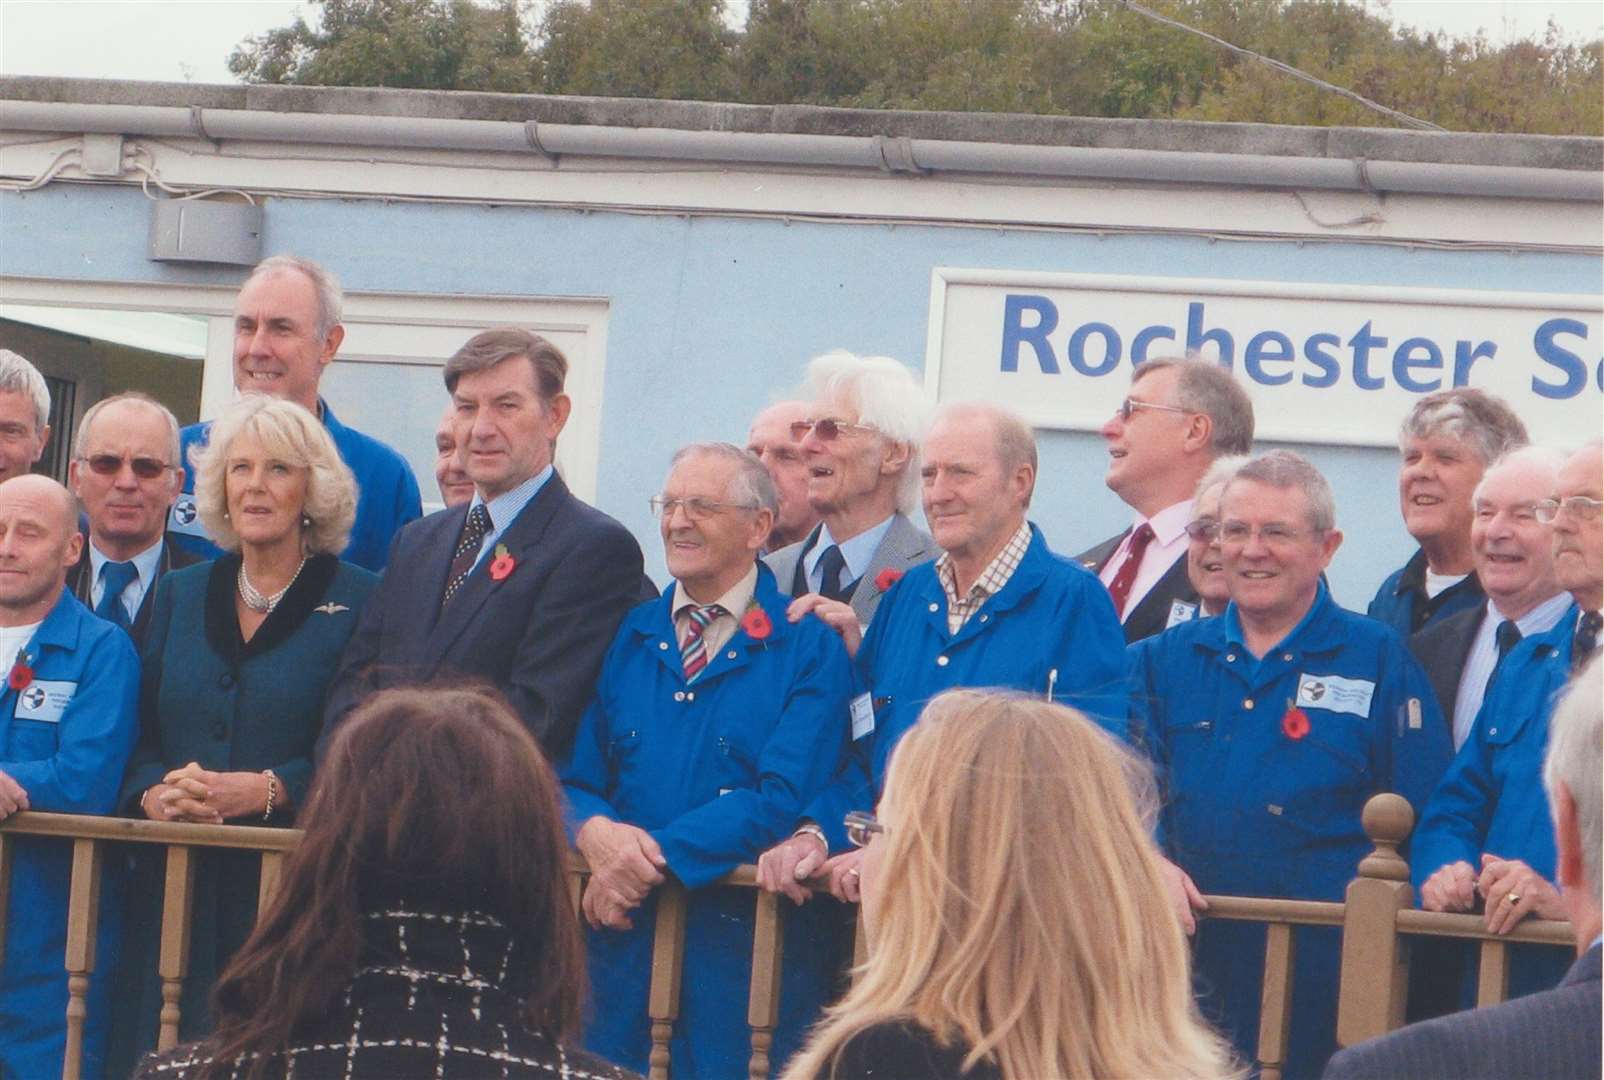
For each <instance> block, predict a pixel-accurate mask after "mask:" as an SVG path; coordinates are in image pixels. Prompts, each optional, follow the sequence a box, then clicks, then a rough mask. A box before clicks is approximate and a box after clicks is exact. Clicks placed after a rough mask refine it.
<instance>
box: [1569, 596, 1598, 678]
mask: <svg viewBox="0 0 1604 1080" xmlns="http://www.w3.org/2000/svg"><path fill="white" fill-rule="evenodd" d="M1600 626H1604V615H1600V614H1599V613H1598V612H1596V611H1584V612H1582V617H1581V618H1580V619H1578V620H1576V636H1575V637H1574V638H1572V639H1571V674H1572V675H1574V674H1576V673H1577V672H1578V671H1581V670H1582V668H1583V666H1584V665H1586V663H1587V662H1588V661H1589V660H1591V659H1592V658H1593V654H1594V653H1595V652H1597V651H1598V631H1599V628H1600Z"/></svg>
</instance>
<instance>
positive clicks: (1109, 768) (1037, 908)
mask: <svg viewBox="0 0 1604 1080" xmlns="http://www.w3.org/2000/svg"><path fill="white" fill-rule="evenodd" d="M1139 800H1140V801H1142V802H1145V803H1151V800H1152V780H1151V775H1150V774H1149V773H1148V771H1147V770H1146V767H1145V765H1143V764H1142V763H1141V762H1139V761H1138V759H1136V758H1135V757H1134V756H1132V755H1131V754H1130V753H1129V752H1127V751H1125V750H1124V749H1122V748H1121V747H1119V746H1118V745H1117V744H1116V743H1115V742H1114V741H1113V740H1112V739H1111V738H1110V737H1109V736H1107V735H1106V734H1104V733H1103V732H1102V731H1100V730H1098V728H1097V726H1096V725H1095V724H1093V723H1091V722H1089V721H1088V720H1086V718H1085V717H1083V716H1081V715H1080V714H1079V713H1077V712H1075V711H1074V710H1071V709H1067V708H1064V707H1062V706H1059V705H1053V704H1049V703H1047V702H1044V701H1041V700H1038V699H1034V698H1027V697H1023V696H1020V695H1015V694H1008V693H1001V692H976V691H969V690H955V691H949V692H948V693H945V694H942V695H940V696H939V697H937V698H935V699H934V700H933V701H931V702H930V704H929V705H928V706H927V707H926V708H925V711H924V714H923V715H922V716H921V717H920V720H919V723H918V724H917V725H916V726H915V727H914V728H913V729H912V730H910V731H909V732H908V734H907V735H905V736H904V737H903V739H902V741H901V742H900V743H899V744H898V745H897V748H896V751H895V752H894V753H893V755H892V758H891V764H890V767H889V770H888V772H887V774H886V787H885V794H884V796H883V797H882V799H881V801H880V808H879V812H880V817H879V820H878V821H876V820H875V819H874V818H871V817H868V816H867V815H852V816H851V818H850V819H849V824H848V829H849V832H850V833H851V834H852V836H853V840H854V842H855V843H857V842H862V843H863V844H864V846H865V848H866V850H865V852H864V859H863V862H862V864H861V873H862V895H863V915H864V919H865V929H866V931H867V933H868V938H869V959H868V961H867V963H866V964H865V965H864V967H863V968H862V969H861V971H860V978H859V979H858V982H857V984H856V985H855V986H853V988H852V989H851V991H849V992H848V994H847V995H846V997H845V998H844V999H843V1000H842V1001H841V1002H840V1003H839V1004H838V1005H836V1006H835V1007H833V1008H832V1009H831V1010H830V1011H829V1012H828V1014H827V1016H826V1019H825V1020H824V1021H823V1022H822V1023H821V1025H820V1027H819V1028H818V1029H817V1030H816V1031H815V1033H814V1036H813V1038H812V1040H811V1041H810V1043H809V1044H808V1046H807V1047H806V1048H805V1049H804V1050H803V1051H802V1052H801V1053H800V1054H798V1055H797V1057H796V1058H795V1059H794V1060H793V1061H792V1063H791V1065H790V1067H789V1068H788V1069H787V1070H786V1072H785V1080H825V1078H841V1080H848V1078H852V1077H892V1076H921V1077H960V1076H961V1077H966V1078H969V1080H991V1078H1002V1080H1044V1078H1048V1077H1077V1078H1078V1077H1087V1078H1093V1077H1109V1078H1120V1077H1166V1078H1208V1080H1216V1078H1223V1077H1237V1076H1240V1075H1241V1070H1240V1069H1239V1068H1238V1067H1237V1066H1236V1064H1235V1063H1234V1062H1233V1061H1232V1059H1231V1055H1230V1051H1229V1048H1228V1047H1227V1046H1226V1044H1225V1042H1224V1041H1223V1040H1222V1039H1220V1038H1219V1037H1218V1036H1216V1035H1215V1034H1214V1032H1212V1031H1211V1030H1210V1029H1209V1028H1208V1027H1206V1026H1205V1025H1204V1023H1203V1022H1202V1020H1201V1019H1200V1018H1199V1016H1198V1014H1197V1011H1196V1008H1195V1006H1194V1005H1193V1001H1192V991H1191V985H1190V977H1189V972H1188V960H1187V955H1188V954H1187V946H1186V938H1185V935H1184V932H1183V931H1182V929H1181V925H1180V923H1179V921H1178V920H1177V919H1176V918H1175V915H1174V913H1173V912H1172V911H1171V908H1170V904H1169V901H1168V899H1167V896H1168V894H1167V891H1166V889H1165V884H1164V879H1163V878H1162V877H1161V874H1160V869H1159V855H1158V852H1157V851H1156V850H1155V848H1154V846H1153V843H1152V840H1151V838H1150V835H1149V830H1148V827H1147V825H1146V824H1145V823H1144V820H1143V815H1142V814H1141V813H1139V812H1138V809H1137V807H1138V801H1139Z"/></svg>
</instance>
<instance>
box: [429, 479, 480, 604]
mask: <svg viewBox="0 0 1604 1080" xmlns="http://www.w3.org/2000/svg"><path fill="white" fill-rule="evenodd" d="M489 532H490V511H489V510H487V509H485V504H484V503H476V504H475V505H474V508H473V509H472V510H469V511H468V519H467V520H466V521H464V522H463V523H462V537H461V539H459V540H458V541H457V550H456V553H455V554H454V555H452V557H451V572H450V573H449V574H447V575H446V592H445V595H444V596H442V597H441V598H440V606H441V607H442V608H443V607H445V606H446V605H447V604H449V603H450V602H451V598H452V597H453V596H455V595H457V590H458V589H460V588H462V583H463V582H464V581H467V580H468V575H469V574H470V573H472V572H473V564H474V561H475V560H476V559H478V558H479V547H480V545H482V544H483V543H484V540H485V536H486V534H488V533H489Z"/></svg>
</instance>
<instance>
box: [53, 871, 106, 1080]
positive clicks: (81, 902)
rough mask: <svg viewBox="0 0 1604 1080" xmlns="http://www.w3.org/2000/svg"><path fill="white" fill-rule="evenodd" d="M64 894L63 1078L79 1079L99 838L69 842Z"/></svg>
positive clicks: (94, 921)
mask: <svg viewBox="0 0 1604 1080" xmlns="http://www.w3.org/2000/svg"><path fill="white" fill-rule="evenodd" d="M68 888H69V891H68V893H67V957H66V960H67V1052H66V1055H65V1056H64V1058H63V1059H62V1065H61V1076H62V1080H78V1077H79V1076H81V1075H82V1074H83V1067H84V1020H85V1019H86V1018H87V1017H88V1015H89V1005H88V1001H87V998H88V995H89V977H90V976H91V975H92V974H94V971H95V930H96V928H97V927H98V925H99V921H100V841H99V840H74V841H73V842H72V884H71V885H70V886H69V887H68Z"/></svg>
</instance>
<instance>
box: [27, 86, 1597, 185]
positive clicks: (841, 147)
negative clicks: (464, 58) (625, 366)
mask: <svg viewBox="0 0 1604 1080" xmlns="http://www.w3.org/2000/svg"><path fill="white" fill-rule="evenodd" d="M0 128H7V129H11V130H22V131H49V132H74V133H86V134H114V135H127V136H141V135H145V136H161V137H167V138H202V139H208V140H213V141H218V140H227V139H236V140H246V141H253V142H278V143H313V144H322V145H334V146H367V147H388V148H396V149H431V150H472V151H499V152H504V153H523V154H538V155H541V156H543V157H546V158H550V159H555V158H560V157H562V156H564V155H568V154H577V155H583V156H593V157H612V158H633V159H642V160H676V161H705V162H709V163H716V164H729V165H768V166H798V167H834V168H846V169H863V170H875V171H881V172H891V173H907V174H915V175H927V174H931V173H944V172H945V173H965V174H970V175H992V176H1035V177H1048V178H1055V179H1084V180H1103V181H1131V182H1146V183H1154V182H1157V183H1180V184H1218V185H1229V186H1233V187H1249V188H1291V189H1302V190H1324V191H1354V192H1368V193H1371V194H1383V193H1407V194H1417V195H1453V196H1460V197H1481V198H1512V199H1544V200H1557V201H1566V202H1592V203H1604V174H1600V173H1598V172H1594V171H1590V170H1562V169H1541V168H1530V167H1512V166H1495V165H1452V164H1434V163H1425V162H1410V161H1379V160H1369V161H1367V160H1364V159H1362V158H1355V159H1349V158H1325V157H1285V156H1277V155H1266V154H1222V153H1205V152H1198V151H1168V150H1130V149H1097V148H1088V147H1077V146H1031V145H1020V144H1015V143H994V142H957V141H951V140H938V139H911V138H907V137H903V136H886V135H873V136H855V135H802V134H776V133H744V132H728V131H682V130H676V129H669V128H628V127H611V126H600V125H581V124H554V123H537V122H536V121H533V120H531V121H527V122H524V123H518V122H515V121H501V120H454V119H453V120H446V119H434V118H426V117H392V116H352V115H343V114H341V115H336V114H326V113H296V112H265V111H257V110H246V109H203V108H200V107H198V106H195V107H190V108H179V107H173V106H160V105H87V104H76V103H66V102H37V101H17V100H9V101H4V102H0Z"/></svg>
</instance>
